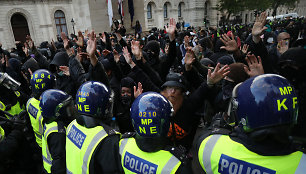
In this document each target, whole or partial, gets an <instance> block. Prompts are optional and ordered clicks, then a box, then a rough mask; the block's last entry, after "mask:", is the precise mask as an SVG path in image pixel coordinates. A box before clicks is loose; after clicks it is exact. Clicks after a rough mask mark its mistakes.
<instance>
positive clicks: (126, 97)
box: [121, 95, 132, 106]
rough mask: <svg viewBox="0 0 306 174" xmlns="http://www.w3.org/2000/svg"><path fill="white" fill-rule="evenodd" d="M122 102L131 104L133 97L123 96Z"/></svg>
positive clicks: (127, 104)
mask: <svg viewBox="0 0 306 174" xmlns="http://www.w3.org/2000/svg"><path fill="white" fill-rule="evenodd" d="M121 102H122V104H123V105H126V106H130V104H131V102H132V97H131V96H128V95H124V96H121Z"/></svg>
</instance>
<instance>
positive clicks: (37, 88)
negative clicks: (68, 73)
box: [30, 69, 55, 98]
mask: <svg viewBox="0 0 306 174" xmlns="http://www.w3.org/2000/svg"><path fill="white" fill-rule="evenodd" d="M30 84H31V88H32V93H33V95H34V97H35V98H38V97H39V96H40V95H41V94H42V93H43V92H44V91H45V90H47V89H52V88H53V87H54V86H55V77H54V76H53V75H52V74H51V73H50V72H49V71H48V70H45V69H39V70H36V71H35V72H34V73H33V74H32V77H31V80H30Z"/></svg>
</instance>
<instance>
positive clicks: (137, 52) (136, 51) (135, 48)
mask: <svg viewBox="0 0 306 174" xmlns="http://www.w3.org/2000/svg"><path fill="white" fill-rule="evenodd" d="M131 48H132V53H133V55H134V56H135V58H136V60H140V59H141V57H142V49H141V48H140V43H139V41H134V40H133V41H132V43H131Z"/></svg>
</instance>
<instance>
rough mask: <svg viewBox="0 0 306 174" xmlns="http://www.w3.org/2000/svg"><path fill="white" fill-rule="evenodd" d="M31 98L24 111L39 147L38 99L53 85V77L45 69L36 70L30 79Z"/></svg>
mask: <svg viewBox="0 0 306 174" xmlns="http://www.w3.org/2000/svg"><path fill="white" fill-rule="evenodd" d="M30 84H31V88H32V96H33V97H32V98H30V99H29V100H28V102H27V105H26V109H27V112H28V114H29V117H30V121H31V125H32V128H33V131H34V134H35V138H36V142H37V144H38V146H39V147H41V137H42V133H43V126H42V121H43V117H42V116H41V111H40V108H39V97H40V95H41V94H42V93H43V92H44V91H45V90H47V89H52V88H53V87H54V85H55V77H54V76H53V75H52V74H51V73H50V72H49V71H48V70H45V69H39V70H36V71H35V72H34V73H33V74H32V77H31V81H30Z"/></svg>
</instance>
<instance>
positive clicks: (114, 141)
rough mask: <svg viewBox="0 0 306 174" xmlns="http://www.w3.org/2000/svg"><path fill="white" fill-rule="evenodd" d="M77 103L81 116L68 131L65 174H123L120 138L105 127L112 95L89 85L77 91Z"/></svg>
mask: <svg viewBox="0 0 306 174" xmlns="http://www.w3.org/2000/svg"><path fill="white" fill-rule="evenodd" d="M76 100H77V101H76V104H77V108H78V113H79V114H80V116H79V117H78V118H77V119H76V120H74V121H72V122H71V123H70V124H69V126H68V127H67V138H66V164H67V173H76V174H78V173H122V172H121V171H120V169H121V167H120V157H119V139H120V134H118V133H116V132H115V131H114V130H112V129H111V128H110V127H108V126H107V125H105V124H104V123H105V121H106V120H108V119H109V118H111V105H112V104H111V103H112V102H111V91H110V90H109V89H108V88H107V87H106V86H105V85H104V84H102V83H100V82H94V81H88V82H85V83H84V84H83V85H81V87H80V88H79V90H78V91H77V95H76Z"/></svg>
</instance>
